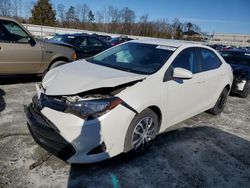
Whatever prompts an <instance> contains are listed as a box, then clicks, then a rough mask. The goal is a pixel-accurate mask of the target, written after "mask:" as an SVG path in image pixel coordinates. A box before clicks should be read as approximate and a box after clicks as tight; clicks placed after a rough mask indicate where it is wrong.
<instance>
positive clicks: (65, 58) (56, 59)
mask: <svg viewBox="0 0 250 188" xmlns="http://www.w3.org/2000/svg"><path fill="white" fill-rule="evenodd" d="M57 61H64V62H66V63H68V62H69V59H68V58H67V57H57V58H55V59H53V60H52V61H51V63H50V64H49V67H48V70H49V69H50V67H51V66H52V65H53V64H54V63H55V62H57Z"/></svg>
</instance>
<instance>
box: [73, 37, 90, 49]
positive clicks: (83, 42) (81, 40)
mask: <svg viewBox="0 0 250 188" xmlns="http://www.w3.org/2000/svg"><path fill="white" fill-rule="evenodd" d="M71 44H73V45H75V46H77V47H79V48H85V47H86V46H87V37H82V36H81V37H76V38H75V39H73V40H72V41H71Z"/></svg>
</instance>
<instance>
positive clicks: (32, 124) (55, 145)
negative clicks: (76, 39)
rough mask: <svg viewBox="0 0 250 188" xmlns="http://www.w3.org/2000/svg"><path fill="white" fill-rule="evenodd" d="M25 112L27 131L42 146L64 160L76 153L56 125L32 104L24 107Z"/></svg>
mask: <svg viewBox="0 0 250 188" xmlns="http://www.w3.org/2000/svg"><path fill="white" fill-rule="evenodd" d="M25 113H26V116H27V119H28V122H27V125H28V128H29V131H30V133H31V135H32V137H33V138H34V140H35V141H36V142H37V144H39V145H40V146H41V147H42V148H44V149H45V150H47V151H48V152H50V153H51V154H53V155H55V156H57V157H58V158H60V159H62V160H64V161H67V160H68V159H69V158H70V157H72V156H73V155H74V154H75V153H76V150H75V149H74V147H73V146H72V145H71V144H70V143H69V142H67V141H66V140H65V139H64V138H63V137H62V136H61V135H60V132H59V130H58V129H57V128H56V126H55V125H53V123H51V122H50V121H49V120H48V119H46V118H45V117H44V116H43V115H42V114H41V113H39V112H38V111H37V110H36V109H35V108H34V106H33V104H30V105H29V106H28V107H25Z"/></svg>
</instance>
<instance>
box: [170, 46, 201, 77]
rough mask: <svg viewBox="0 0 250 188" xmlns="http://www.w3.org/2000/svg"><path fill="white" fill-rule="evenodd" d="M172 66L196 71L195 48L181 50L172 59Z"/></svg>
mask: <svg viewBox="0 0 250 188" xmlns="http://www.w3.org/2000/svg"><path fill="white" fill-rule="evenodd" d="M172 67H173V68H177V67H179V68H183V69H187V70H189V71H191V72H192V73H193V74H194V73H197V72H198V62H197V58H196V51H195V48H189V49H186V50H183V51H182V52H181V53H180V54H179V55H178V56H177V57H176V58H175V60H174V61H173V63H172Z"/></svg>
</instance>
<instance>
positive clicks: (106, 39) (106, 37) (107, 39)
mask: <svg viewBox="0 0 250 188" xmlns="http://www.w3.org/2000/svg"><path fill="white" fill-rule="evenodd" d="M92 36H94V37H97V38H100V39H102V40H104V41H110V40H111V39H112V37H111V36H109V35H99V34H96V33H93V34H92Z"/></svg>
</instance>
